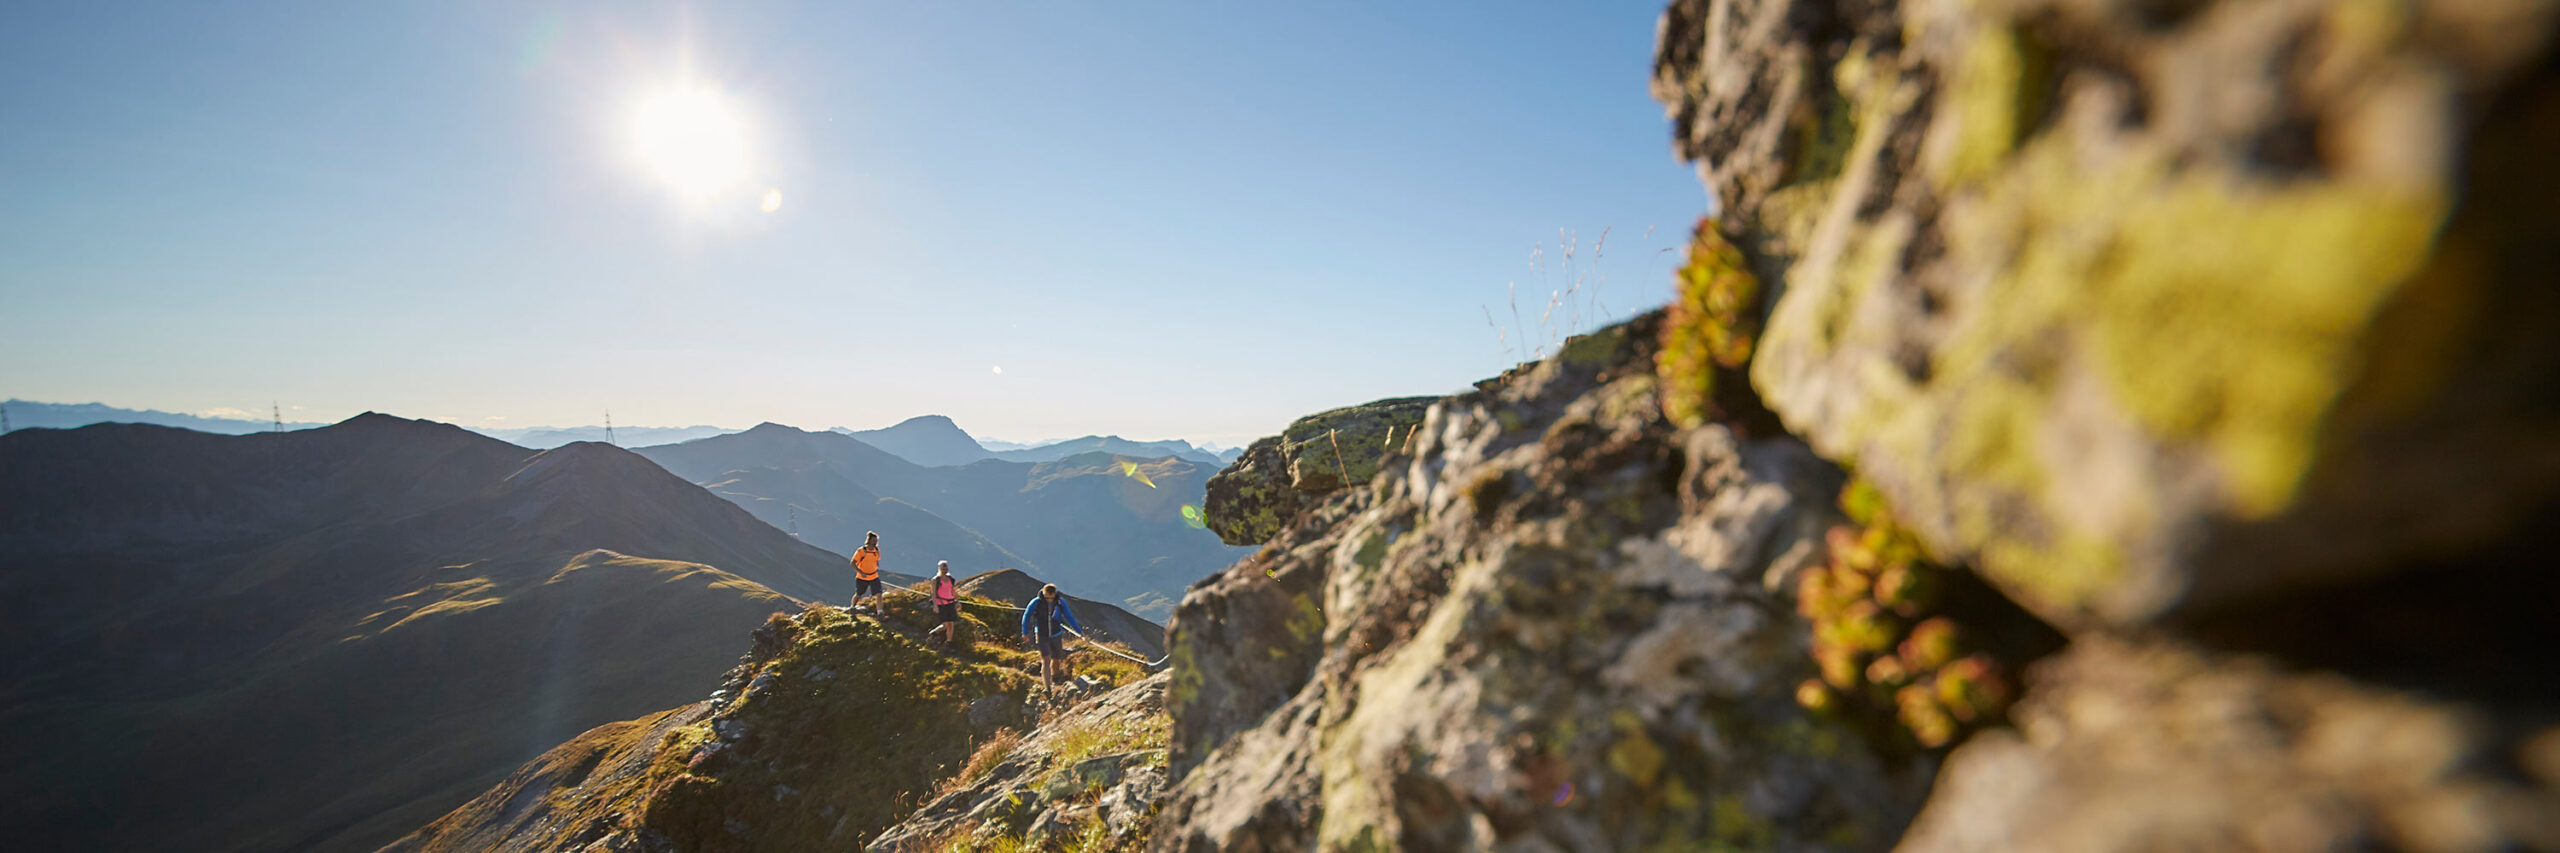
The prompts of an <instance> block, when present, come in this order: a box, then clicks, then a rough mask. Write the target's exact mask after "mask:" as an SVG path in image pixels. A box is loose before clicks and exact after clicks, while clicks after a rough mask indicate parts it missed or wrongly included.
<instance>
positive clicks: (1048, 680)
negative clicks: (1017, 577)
mask: <svg viewBox="0 0 2560 853" xmlns="http://www.w3.org/2000/svg"><path fill="white" fill-rule="evenodd" d="M1060 623H1064V627H1061V626H1060ZM1067 628H1073V629H1076V630H1078V631H1082V630H1084V626H1083V625H1082V624H1079V623H1077V622H1076V612H1075V611H1074V610H1070V609H1068V608H1067V597H1066V596H1063V595H1059V594H1058V585H1057V584H1053V583H1052V584H1041V585H1040V595H1039V596H1038V597H1035V598H1033V599H1031V602H1030V603H1028V604H1025V605H1023V606H1022V639H1023V641H1024V642H1031V641H1034V640H1037V641H1038V642H1039V643H1040V683H1042V684H1045V685H1048V686H1050V687H1056V686H1057V685H1058V679H1060V678H1063V677H1065V676H1066V672H1067V646H1066V643H1067V631H1066V629H1067Z"/></svg>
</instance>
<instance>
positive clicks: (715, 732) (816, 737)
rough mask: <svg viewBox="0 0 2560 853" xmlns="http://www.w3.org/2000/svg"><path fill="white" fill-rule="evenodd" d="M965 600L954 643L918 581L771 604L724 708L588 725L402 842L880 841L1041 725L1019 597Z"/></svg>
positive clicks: (1110, 732)
mask: <svg viewBox="0 0 2560 853" xmlns="http://www.w3.org/2000/svg"><path fill="white" fill-rule="evenodd" d="M961 611H962V612H961V626H962V627H961V630H960V636H959V638H958V639H959V642H958V643H957V644H955V645H954V646H952V647H950V648H947V649H946V648H940V647H939V646H938V645H933V644H928V643H927V642H926V641H925V640H926V634H925V632H926V631H927V630H929V629H931V628H932V627H933V626H934V624H935V622H936V620H935V618H934V614H933V613H932V610H931V608H930V606H929V604H928V603H927V601H926V600H925V596H924V595H923V594H921V593H918V592H915V591H912V590H893V591H891V592H890V593H889V594H888V595H886V596H884V599H883V607H882V612H881V613H880V614H878V615H876V616H874V615H870V614H855V613H851V612H848V611H846V610H844V609H841V608H837V607H833V606H827V605H817V606H812V607H809V608H808V609H807V610H805V611H803V612H801V613H799V614H797V615H784V614H780V613H777V614H774V615H773V617H772V618H770V619H769V620H767V621H766V623H765V626H764V627H763V628H761V629H758V630H757V632H756V635H755V638H754V643H755V649H754V650H753V651H752V652H751V653H750V654H749V657H748V660H747V661H746V662H745V663H743V664H741V666H740V667H739V668H738V669H736V670H734V671H732V672H731V674H730V677H729V679H728V684H729V687H728V688H727V689H729V690H731V691H732V693H731V696H730V697H729V699H728V701H727V702H726V703H725V704H723V703H715V702H702V703H696V704H694V705H689V706H686V707H683V708H678V709H674V710H671V711H667V712H664V713H661V714H657V715H653V716H651V717H647V718H643V719H640V720H635V721H630V722H625V723H614V724H610V725H607V726H603V727H600V728H597V729H594V730H591V731H589V732H587V733H585V734H582V735H579V736H578V737H577V738H574V739H572V740H570V741H569V742H568V743H565V744H563V745H561V746H560V747H558V748H556V749H554V750H552V751H551V752H549V753H547V754H545V755H544V756H542V757H541V758H540V759H537V760H536V761H534V762H532V763H531V764H528V765H526V766H525V767H524V768H523V769H521V770H519V771H517V773H516V774H515V775H514V776H512V777H510V778H509V779H507V780H506V781H505V782H504V783H501V784H500V785H499V786H497V787H496V788H492V789H490V790H489V791H488V792H486V793H484V794H482V795H481V796H480V797H479V798H477V799H475V800H473V801H472V802H471V803H469V804H467V805H465V806H464V807H463V808H461V809H458V810H456V811H454V812H453V813H451V814H448V815H446V816H445V817H444V818H442V819H440V820H437V821H436V822H435V823H433V824H430V825H428V826H427V827H426V828H424V829H422V830H420V831H419V832H418V833H417V834H415V835H413V836H411V837H410V838H408V839H403V841H402V842H401V843H400V844H398V845H394V848H393V849H396V850H408V851H447V850H450V851H463V850H536V849H539V850H551V849H576V848H578V847H581V846H584V845H586V844H591V843H593V842H595V841H597V840H600V839H603V838H605V837H606V836H608V835H613V834H616V833H624V834H630V835H637V836H643V837H647V836H656V837H660V838H663V839H665V840H667V841H671V842H674V843H675V844H676V845H678V846H679V847H680V848H682V849H686V850H700V851H727V850H735V851H751V850H807V849H821V848H833V847H841V846H846V845H850V844H856V843H860V842H862V841H865V840H868V839H869V838H870V837H872V836H874V835H877V834H878V833H879V832H880V830H882V829H883V828H885V827H887V826H889V825H890V824H892V823H894V822H896V821H898V820H900V819H903V818H905V817H906V816H907V815H909V814H910V813H912V812H913V811H914V810H915V808H916V807H917V806H918V805H919V804H920V803H922V802H923V801H925V800H926V799H928V798H929V797H931V796H932V795H934V794H935V793H936V792H937V789H941V788H947V787H950V780H951V779H952V777H954V776H965V775H966V769H967V768H968V767H970V766H971V765H972V764H973V754H977V757H976V759H975V760H976V763H978V764H980V765H981V766H980V771H979V772H984V766H983V765H984V763H985V762H989V761H997V760H1001V759H1002V758H1003V757H1004V756H1005V755H1006V754H1007V752H1008V747H1007V746H1005V745H1001V744H1003V743H1004V742H1006V741H1011V742H1012V743H1020V742H1022V733H1023V732H1024V731H1026V730H1028V729H1029V728H1030V727H1031V726H1032V725H1033V718H1032V713H1031V711H1030V710H1029V707H1028V706H1027V704H1026V700H1028V699H1030V698H1031V697H1032V696H1033V695H1034V694H1035V693H1036V692H1037V689H1038V688H1037V686H1036V685H1037V677H1036V676H1035V675H1034V674H1033V669H1034V667H1035V666H1036V665H1037V662H1038V658H1037V655H1036V653H1034V652H1032V651H1031V650H1029V649H1027V648H1023V647H1021V646H1019V645H1016V644H1015V642H1014V639H1015V636H1016V635H1015V633H1014V626H1015V625H1016V624H1017V621H1016V620H1017V619H1018V616H1019V611H1016V610H1014V609H1012V608H1011V607H1008V606H1006V605H1003V604H999V603H996V602H991V601H987V600H984V599H974V598H972V599H964V600H963V602H962V607H961ZM1078 657H1079V660H1078V661H1077V667H1078V670H1079V672H1081V673H1083V674H1088V675H1093V676H1095V677H1097V678H1099V679H1101V680H1102V681H1104V682H1106V683H1110V684H1120V683H1124V682H1125V681H1128V680H1134V679H1135V678H1139V677H1142V676H1143V675H1144V673H1143V668H1142V667H1139V666H1138V665H1136V664H1134V663H1128V662H1126V661H1123V660H1121V659H1119V658H1116V657H1111V656H1109V655H1103V654H1099V653H1086V654H1082V655H1079V656H1078ZM1106 661H1108V663H1106ZM990 697H994V698H990ZM1160 729H1161V726H1160V725H1159V726H1157V727H1156V729H1153V730H1151V729H1149V728H1148V727H1146V726H1144V725H1137V724H1123V725H1118V726H1112V727H1108V728H1106V729H1102V730H1096V731H1083V730H1076V731H1070V732H1065V733H1063V734H1062V735H1059V736H1063V737H1067V738H1069V739H1070V740H1071V741H1072V743H1070V745H1073V746H1077V747H1078V755H1079V757H1081V756H1083V755H1089V754H1098V753H1096V752H1095V750H1102V751H1110V749H1111V748H1112V747H1113V745H1115V744H1123V745H1125V744H1143V743H1147V742H1149V738H1150V737H1152V739H1153V741H1152V742H1156V743H1161V741H1162V739H1163V737H1162V731H1161V730H1160ZM1151 731H1152V734H1150V732H1151ZM1044 737H1047V735H1044ZM989 744H999V745H996V746H992V747H989V746H988V745H989ZM1132 748H1140V747H1132Z"/></svg>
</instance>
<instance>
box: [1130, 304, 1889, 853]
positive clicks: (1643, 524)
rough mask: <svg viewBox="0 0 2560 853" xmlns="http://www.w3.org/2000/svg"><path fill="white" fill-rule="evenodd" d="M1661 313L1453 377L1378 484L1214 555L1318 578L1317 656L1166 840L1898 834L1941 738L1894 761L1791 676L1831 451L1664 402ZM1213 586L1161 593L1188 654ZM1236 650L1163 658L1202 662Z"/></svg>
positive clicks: (1803, 661) (1333, 845)
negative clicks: (1184, 593) (1668, 414)
mask: <svg viewBox="0 0 2560 853" xmlns="http://www.w3.org/2000/svg"><path fill="white" fill-rule="evenodd" d="M1659 322H1660V316H1659V315H1658V314H1657V315H1648V316H1647V317H1644V318H1640V319H1639V320H1636V321H1633V322H1631V323H1629V324H1626V325H1623V326H1619V327H1613V328H1610V329H1606V330H1603V331H1601V332H1599V333H1595V334H1594V335H1591V336H1588V337H1586V338H1582V339H1578V340H1576V341H1573V342H1570V343H1568V344H1567V345H1566V346H1565V347H1564V348H1563V351H1562V352H1561V353H1560V354H1559V355H1558V356H1557V357H1556V358H1553V359H1549V360H1547V361H1545V362H1542V363H1539V364H1537V365H1535V366H1533V367H1531V368H1529V369H1527V370H1524V371H1518V372H1515V373H1514V374H1512V375H1510V376H1509V377H1507V378H1506V379H1505V380H1503V381H1500V382H1496V383H1490V384H1488V385H1487V386H1486V387H1484V388H1481V389H1480V390H1478V391H1476V392H1474V393H1471V394H1466V395H1461V396H1458V397H1453V398H1450V399H1448V400H1445V401H1442V402H1441V403H1439V404H1438V405H1436V406H1434V407H1432V408H1431V410H1430V413H1429V415H1428V417H1427V418H1426V419H1425V421H1424V423H1423V426H1422V428H1421V429H1420V431H1419V433H1418V437H1417V438H1416V439H1415V443H1414V444H1413V445H1412V451H1411V456H1410V457H1408V458H1406V459H1404V460H1403V462H1404V464H1402V465H1401V466H1392V467H1390V468H1389V470H1387V471H1386V472H1385V473H1384V474H1382V475H1381V476H1380V477H1379V478H1378V480H1377V481H1376V482H1375V483H1374V488H1373V490H1372V491H1371V493H1369V494H1366V495H1362V496H1359V497H1356V498H1355V497H1350V496H1345V497H1342V498H1337V499H1336V501H1335V502H1334V503H1332V504H1328V505H1327V507H1326V508H1325V509H1326V510H1328V511H1335V512H1337V514H1338V517H1337V518H1332V519H1328V520H1327V521H1326V523H1323V524H1309V525H1307V527H1306V528H1305V529H1301V530H1298V531H1293V532H1292V533H1290V534H1289V535H1287V536H1285V537H1284V538H1282V539H1280V540H1276V541H1275V542H1274V545H1273V548H1272V549H1270V550H1267V551H1266V552H1265V555H1264V566H1263V569H1264V570H1267V571H1268V572H1269V574H1265V573H1264V571H1261V570H1253V567H1251V566H1240V567H1239V568H1238V569H1231V570H1229V574H1228V576H1225V577H1222V578H1220V580H1219V583H1238V584H1244V583H1253V582H1256V581H1257V580H1258V582H1260V583H1262V584H1266V585H1277V584H1279V583H1280V582H1281V579H1282V578H1294V577H1298V575H1297V574H1296V573H1299V572H1305V573H1308V575H1311V576H1316V577H1320V579H1321V590H1322V596H1321V598H1320V599H1319V600H1318V601H1317V602H1316V603H1317V607H1318V609H1319V612H1320V614H1321V616H1322V621H1321V623H1320V627H1321V631H1322V639H1321V656H1320V658H1319V660H1318V662H1317V663H1316V665H1315V667H1314V669H1313V671H1312V672H1311V673H1310V674H1309V675H1308V677H1307V678H1306V679H1305V681H1304V684H1303V685H1302V686H1299V687H1298V688H1296V689H1295V690H1293V691H1291V692H1290V693H1289V694H1288V695H1287V696H1286V697H1285V698H1284V699H1283V700H1282V701H1278V702H1275V703H1271V704H1270V705H1269V709H1268V710H1266V711H1263V712H1262V713H1261V714H1260V715H1259V717H1258V719H1257V720H1256V721H1255V722H1254V724H1252V725H1250V726H1249V727H1246V728H1243V729H1241V730H1238V731H1236V732H1235V733H1233V734H1231V735H1230V734H1224V733H1220V734H1218V735H1217V736H1216V737H1214V738H1213V742H1212V743H1210V744H1209V745H1210V746H1212V747H1213V748H1212V749H1211V750H1210V751H1209V752H1208V754H1207V755H1206V757H1205V758H1204V759H1202V760H1201V761H1200V763H1199V764H1198V766H1196V767H1194V768H1191V769H1190V770H1189V772H1188V773H1187V774H1182V775H1180V776H1179V777H1178V779H1177V781H1176V783H1175V784H1176V787H1175V789H1174V791H1173V792H1172V793H1171V794H1170V795H1169V796H1168V799H1167V801H1166V805H1165V812H1164V814H1163V816H1162V817H1161V818H1159V822H1158V825H1157V827H1156V834H1155V847H1156V849H1158V850H1168V851H1171V850H1186V851H1187V850H1213V849H1228V850H1307V849H1353V850H1357V849H1417V850H1445V849H1488V848H1493V847H1496V846H1500V847H1504V848H1506V849H1523V850H1538V849H1574V850H1601V849H1640V848H1666V849H1668V848H1682V849H1685V848H1687V847H1692V846H1713V845H1718V844H1722V845H1728V846H1734V847H1739V848H1744V849H1772V848H1775V849H1871V848H1876V847H1880V846H1883V845H1885V844H1888V843H1890V841H1891V840H1892V839H1894V838H1896V837H1898V835H1899V833H1900V830H1901V828H1902V826H1903V823H1904V821H1906V820H1908V819H1909V817H1910V816H1911V815H1912V814H1913V813H1914V811H1916V809H1917V807H1918V803H1919V798H1920V795H1921V793H1922V792H1923V790H1924V789H1925V787H1926V785H1927V782H1928V778H1929V772H1930V770H1931V767H1932V765H1931V763H1930V761H1929V760H1928V759H1927V758H1925V757H1914V758H1910V759H1909V760H1905V761H1899V762H1892V761H1887V760H1885V759H1884V758H1883V757H1882V756H1881V755H1880V754H1879V752H1878V751H1877V749H1876V747H1875V746H1874V745H1873V744H1872V743H1871V742H1870V741H1869V740H1868V739H1866V738H1863V737H1861V736H1860V735H1858V734H1857V733H1856V732H1854V731H1853V730H1852V729H1850V728H1848V727H1845V726H1842V725H1840V724H1837V723H1834V722H1831V721H1829V720H1826V719H1824V718H1821V717H1817V716H1815V715H1813V714H1811V713H1809V712H1806V711H1804V710H1802V709H1801V708H1799V707H1798V706H1797V705H1796V703H1795V701H1794V698H1793V696H1792V693H1791V689H1792V687H1793V685H1794V684H1795V683H1796V682H1797V681H1798V680H1800V679H1802V678H1805V677H1807V676H1809V675H1810V674H1811V673H1812V664H1811V662H1810V660H1809V658H1808V656H1807V651H1806V637H1805V634H1806V632H1805V627H1804V624H1803V623H1802V622H1801V621H1799V620H1798V619H1797V618H1796V617H1795V615H1794V614H1793V613H1792V611H1791V607H1790V604H1789V603H1788V601H1787V599H1786V598H1785V597H1784V596H1782V595H1780V594H1779V593H1777V592H1775V589H1776V588H1777V587H1778V586H1780V585H1783V583H1784V582H1785V580H1786V579H1787V578H1789V577H1790V576H1791V575H1792V574H1793V573H1795V572H1797V571H1801V570H1802V569H1803V568H1804V567H1806V566H1808V565H1811V564H1813V563H1815V562H1817V561H1819V559H1820V558H1821V552H1822V546H1821V536H1822V531H1823V530H1825V529H1826V528H1827V527H1828V526H1829V525H1830V524H1831V523H1833V522H1834V521H1836V520H1837V519H1838V516H1837V514H1836V513H1835V512H1834V511H1833V509H1832V501H1833V498H1834V496H1835V494H1836V492H1837V491H1838V488H1839V484H1840V478H1839V472H1838V471H1837V470H1836V469H1834V468H1833V467H1831V466H1830V465H1829V464H1827V463H1824V462H1823V461H1821V460H1820V459H1818V458H1815V457H1814V456H1813V455H1812V453H1811V452H1810V451H1809V450H1808V449H1807V448H1805V447H1804V446H1803V445H1802V444H1800V443H1798V442H1796V441H1794V440H1792V439H1788V438H1784V437H1759V438H1753V439H1750V440H1737V438H1736V437H1735V434H1734V433H1733V431H1731V430H1729V429H1727V428H1725V427H1723V426H1717V425H1709V426H1704V427H1699V428H1694V429H1688V430H1681V429H1677V428H1675V427H1674V426H1672V425H1671V424H1670V423H1669V422H1668V421H1666V420H1665V418H1664V417H1663V415H1662V412H1661V407H1660V401H1659V400H1658V399H1657V397H1656V394H1655V390H1654V389H1655V387H1656V383H1655V379H1654V375H1653V368H1654V363H1653V362H1654V356H1655V351H1656V349H1655V341H1656V338H1657V333H1658V328H1657V327H1658V324H1659ZM1210 589H1216V587H1215V586H1210V587H1203V591H1207V590H1210ZM1234 598H1235V593H1233V592H1227V593H1226V598H1225V600H1230V601H1231V600H1234ZM1207 603H1208V601H1207V599H1205V598H1204V596H1203V595H1202V594H1201V592H1195V593H1194V594H1193V595H1192V596H1191V597H1190V598H1189V599H1187V600H1186V602H1185V605H1184V608H1185V609H1184V610H1183V611H1178V612H1177V614H1176V615H1175V617H1174V626H1173V628H1172V633H1173V637H1174V639H1173V643H1174V647H1175V649H1176V652H1177V654H1179V653H1180V650H1181V649H1182V648H1184V646H1185V644H1186V643H1187V642H1188V640H1187V639H1186V637H1185V634H1186V633H1187V632H1189V631H1191V630H1193V628H1192V627H1191V626H1194V625H1195V624H1205V622H1195V621H1194V619H1193V618H1192V614H1193V613H1194V612H1195V609H1196V608H1201V607H1205V606H1206V605H1207ZM1255 665H1256V663H1255V662H1254V661H1251V660H1249V659H1248V658H1246V657H1245V656H1242V655H1237V656H1235V657H1231V658H1227V659H1225V660H1224V661H1223V662H1221V663H1219V664H1218V665H1217V666H1216V668H1211V667H1207V666H1201V665H1200V664H1198V663H1194V664H1193V666H1194V667H1197V668H1198V669H1199V671H1198V672H1196V673H1195V674H1194V675H1192V676H1183V675H1177V676H1176V677H1177V679H1180V678H1184V677H1196V678H1199V679H1200V680H1201V683H1202V684H1204V685H1214V684H1220V683H1223V682H1225V681H1228V680H1230V679H1234V678H1239V677H1245V676H1246V673H1244V672H1241V670H1246V669H1249V668H1251V667H1253V666H1255ZM1179 689H1180V688H1179V686H1177V691H1179ZM1204 689H1206V688H1204ZM1263 698H1264V701H1268V698H1267V697H1263ZM1256 704H1261V703H1256ZM1173 708H1174V716H1175V720H1176V727H1177V730H1178V731H1179V730H1181V729H1182V727H1184V726H1185V725H1186V723H1185V721H1184V716H1185V710H1184V709H1185V708H1186V706H1185V705H1184V704H1182V703H1179V702H1177V703H1176V704H1175V705H1174V706H1173ZM1178 742H1179V741H1178ZM1179 748H1180V747H1177V749H1179Z"/></svg>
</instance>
